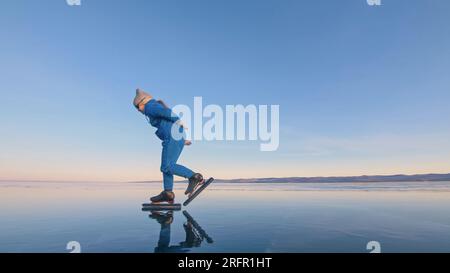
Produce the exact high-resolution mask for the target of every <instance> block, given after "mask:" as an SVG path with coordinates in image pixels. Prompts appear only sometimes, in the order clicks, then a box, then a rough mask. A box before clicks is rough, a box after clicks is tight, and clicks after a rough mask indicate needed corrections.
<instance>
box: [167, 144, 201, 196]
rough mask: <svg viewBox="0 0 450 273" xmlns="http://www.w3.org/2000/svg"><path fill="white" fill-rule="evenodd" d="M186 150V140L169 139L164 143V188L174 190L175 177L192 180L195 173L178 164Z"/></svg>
mask: <svg viewBox="0 0 450 273" xmlns="http://www.w3.org/2000/svg"><path fill="white" fill-rule="evenodd" d="M183 148H184V140H183V139H181V140H174V139H173V138H169V139H168V140H166V141H164V142H163V151H162V156H161V172H163V174H164V188H165V189H166V190H171V189H172V188H173V175H177V176H181V177H184V178H190V177H192V176H193V175H194V172H193V171H192V170H190V169H189V168H186V167H185V166H182V165H179V164H176V163H177V160H178V158H179V157H180V155H181V152H182V151H183Z"/></svg>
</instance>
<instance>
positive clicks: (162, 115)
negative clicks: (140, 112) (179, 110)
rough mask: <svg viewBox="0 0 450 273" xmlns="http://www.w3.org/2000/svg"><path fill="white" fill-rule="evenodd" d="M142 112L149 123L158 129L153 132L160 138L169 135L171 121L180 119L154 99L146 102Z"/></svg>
mask: <svg viewBox="0 0 450 273" xmlns="http://www.w3.org/2000/svg"><path fill="white" fill-rule="evenodd" d="M144 114H145V115H146V116H147V117H148V119H149V122H150V124H151V125H152V126H153V127H155V128H157V129H158V130H156V133H155V134H156V135H157V136H158V138H159V139H161V140H166V139H168V138H169V137H170V134H171V130H172V125H173V123H175V122H176V121H177V120H179V119H180V118H179V117H178V116H177V115H175V113H173V112H172V110H171V109H169V108H165V107H164V106H163V105H162V104H161V103H159V102H157V101H156V100H155V99H152V100H150V101H149V102H147V104H146V105H145V109H144Z"/></svg>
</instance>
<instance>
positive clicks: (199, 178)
mask: <svg viewBox="0 0 450 273" xmlns="http://www.w3.org/2000/svg"><path fill="white" fill-rule="evenodd" d="M203 182H205V180H204V179H203V175H201V174H200V173H196V174H194V175H193V176H192V177H191V178H189V185H188V187H187V189H186V191H185V192H184V194H186V195H187V194H192V193H193V192H194V191H195V189H197V187H198V186H200V185H201V184H203Z"/></svg>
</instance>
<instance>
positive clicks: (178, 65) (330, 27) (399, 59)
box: [0, 0, 450, 181]
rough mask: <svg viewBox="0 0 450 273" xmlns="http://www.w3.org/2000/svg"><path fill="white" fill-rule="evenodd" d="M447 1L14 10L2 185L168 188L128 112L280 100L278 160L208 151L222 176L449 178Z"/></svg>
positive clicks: (240, 146) (240, 148)
mask: <svg viewBox="0 0 450 273" xmlns="http://www.w3.org/2000/svg"><path fill="white" fill-rule="evenodd" d="M449 12H450V2H449V1H445V0H441V1H439V0H436V1H425V0H395V1H393V0H383V1H382V6H380V7H372V6H368V5H367V4H366V1H364V0H348V1H331V0H329V1H325V0H323V1H317V0H315V1H312V0H310V1H298V0H292V1H291V0H283V1H275V0H273V1H264V0H258V1H256V0H245V1H224V0H222V1H219V0H213V1H211V0H208V1H207V0H204V1H203V0H202V1H200V0H190V1H181V0H180V1H162V0H161V1H144V0H131V1H119V0H96V1H93V0H84V1H82V5H81V6H80V7H70V6H68V5H66V3H65V0H59V1H56V0H52V1H50V0H41V1H26V0H14V1H12V0H10V1H2V3H1V9H0V35H1V43H0V98H1V100H0V122H1V134H0V147H1V151H2V152H1V154H0V179H51V180H108V181H110V180H114V181H116V180H117V181H123V180H145V179H152V180H153V179H160V174H159V172H158V171H159V159H160V148H161V147H160V144H159V140H158V139H157V138H156V137H155V136H154V135H153V132H154V129H152V128H151V127H150V126H148V125H147V124H146V123H145V120H144V118H143V117H142V116H141V115H140V114H138V113H137V112H136V111H135V109H134V108H133V107H132V105H131V100H132V99H133V96H134V90H135V88H136V87H141V88H143V89H145V90H147V91H149V92H150V93H152V94H153V95H155V96H156V97H158V98H162V99H164V100H165V101H166V102H167V103H169V104H170V105H176V104H188V105H190V104H192V103H193V97H194V96H202V97H203V100H204V103H213V104H219V105H226V104H244V105H246V104H279V105H280V134H281V136H280V137H281V139H280V149H279V150H278V151H276V152H271V153H263V152H260V151H259V149H258V147H259V143H258V142H211V143H209V142H196V143H194V145H193V146H192V147H189V148H187V149H186V150H185V152H184V154H183V155H182V158H181V159H180V162H181V163H186V165H189V166H191V167H192V168H194V169H195V170H199V171H202V172H204V173H206V175H212V176H216V177H223V178H233V177H267V176H271V177H278V176H322V175H323V176H327V175H360V174H384V173H386V174H390V173H424V172H425V173H428V172H448V171H449V170H450V169H449V168H448V166H450V144H449V141H448V139H450V122H449V117H450V107H449V101H450V88H449V86H450V85H449V83H450V80H449V77H448V71H450V17H449V16H448V14H449Z"/></svg>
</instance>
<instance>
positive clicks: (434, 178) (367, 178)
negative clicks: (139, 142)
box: [0, 173, 450, 184]
mask: <svg viewBox="0 0 450 273" xmlns="http://www.w3.org/2000/svg"><path fill="white" fill-rule="evenodd" d="M7 182H9V183H11V182H46V183H75V182H79V183H136V184H140V183H143V184H148V183H161V181H69V180H64V181H58V180H6V179H2V180H0V183H7ZM185 182H186V181H175V183H185ZM376 182H386V183H389V182H392V183H394V182H450V173H447V174H415V175H405V174H398V175H360V176H329V177H279V178H277V177H269V178H239V179H216V183H236V184H239V183H254V184H264V183H267V184H268V183H272V184H279V183H376Z"/></svg>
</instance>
